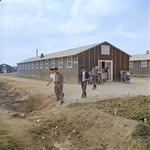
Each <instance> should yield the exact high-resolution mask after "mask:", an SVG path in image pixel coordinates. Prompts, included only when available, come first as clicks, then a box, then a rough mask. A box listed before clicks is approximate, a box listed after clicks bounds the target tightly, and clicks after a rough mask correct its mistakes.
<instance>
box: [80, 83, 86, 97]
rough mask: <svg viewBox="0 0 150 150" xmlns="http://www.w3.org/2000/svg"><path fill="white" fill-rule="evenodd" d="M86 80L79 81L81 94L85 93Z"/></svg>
mask: <svg viewBox="0 0 150 150" xmlns="http://www.w3.org/2000/svg"><path fill="white" fill-rule="evenodd" d="M86 85H87V81H81V88H82V95H86Z"/></svg>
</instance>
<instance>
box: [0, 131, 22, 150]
mask: <svg viewBox="0 0 150 150" xmlns="http://www.w3.org/2000/svg"><path fill="white" fill-rule="evenodd" d="M3 133H5V131H3ZM0 150H22V147H21V146H20V144H19V142H18V141H16V140H15V139H13V138H12V137H10V136H2V135H0Z"/></svg>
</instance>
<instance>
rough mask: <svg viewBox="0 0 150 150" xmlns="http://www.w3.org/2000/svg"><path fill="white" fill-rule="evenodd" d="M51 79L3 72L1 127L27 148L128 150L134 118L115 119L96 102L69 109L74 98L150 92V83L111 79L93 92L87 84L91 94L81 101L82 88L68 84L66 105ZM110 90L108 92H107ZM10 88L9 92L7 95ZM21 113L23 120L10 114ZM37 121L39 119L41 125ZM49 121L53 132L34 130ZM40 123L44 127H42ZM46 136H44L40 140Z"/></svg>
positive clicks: (0, 85)
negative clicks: (122, 81)
mask: <svg viewBox="0 0 150 150" xmlns="http://www.w3.org/2000/svg"><path fill="white" fill-rule="evenodd" d="M46 84H47V81H44V80H36V79H29V78H22V77H18V76H16V75H0V90H1V92H0V94H1V95H0V121H1V123H0V129H5V130H8V131H9V135H10V136H12V137H14V138H15V139H17V140H18V141H21V142H22V144H23V145H24V148H23V149H25V150H28V149H30V150H35V149H36V150H44V149H45V150H46V149H53V150H57V149H60V150H84V149H85V150H87V148H88V149H91V150H102V149H104V150H106V149H107V150H120V149H122V150H125V149H127V148H128V149H130V138H131V137H130V135H131V133H132V131H133V130H134V128H135V126H136V125H137V122H136V121H133V120H128V119H124V118H121V117H115V116H111V115H108V114H106V113H104V112H103V111H101V110H98V109H95V107H94V106H93V105H92V106H87V107H86V106H85V107H79V108H68V107H67V105H68V104H70V103H73V102H76V100H77V99H78V102H94V101H97V100H102V99H107V98H114V97H123V96H131V95H140V94H143V95H150V93H149V91H150V90H149V88H150V81H149V80H147V79H144V80H137V79H133V80H132V81H131V84H129V85H128V84H127V85H126V84H123V83H115V82H108V83H105V84H104V85H98V88H97V90H95V91H92V86H91V85H88V87H87V92H88V98H86V99H81V98H80V96H81V87H80V85H77V84H64V93H65V98H64V101H65V104H64V105H62V106H60V105H59V102H57V101H56V98H55V95H54V94H53V92H54V91H53V86H54V85H50V86H49V87H47V86H46ZM108 91H109V92H108ZM5 92H6V93H5ZM16 112H23V113H24V114H25V118H24V119H22V118H20V117H11V116H12V114H14V113H16ZM37 120H40V121H39V122H38V123H37ZM45 121H49V122H51V121H53V122H54V123H53V125H54V126H49V131H48V132H47V131H46V132H45V126H47V124H46V125H44V132H42V131H43V130H42V129H41V132H42V134H40V135H38V134H35V133H36V132H34V134H33V135H32V134H30V133H29V131H28V130H29V129H32V128H33V129H34V130H35V131H36V129H37V127H39V126H41V127H43V124H44V123H45ZM41 127H40V128H41ZM43 137H44V140H43V139H42V138H43Z"/></svg>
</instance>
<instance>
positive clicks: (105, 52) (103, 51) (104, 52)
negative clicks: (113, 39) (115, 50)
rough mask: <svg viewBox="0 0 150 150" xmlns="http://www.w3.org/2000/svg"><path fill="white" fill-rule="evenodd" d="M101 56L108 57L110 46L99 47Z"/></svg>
mask: <svg viewBox="0 0 150 150" xmlns="http://www.w3.org/2000/svg"><path fill="white" fill-rule="evenodd" d="M101 55H110V45H101Z"/></svg>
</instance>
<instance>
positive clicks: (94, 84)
mask: <svg viewBox="0 0 150 150" xmlns="http://www.w3.org/2000/svg"><path fill="white" fill-rule="evenodd" d="M92 81H93V88H94V87H96V78H93V79H92Z"/></svg>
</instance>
